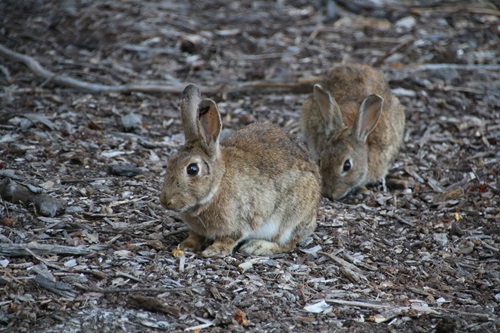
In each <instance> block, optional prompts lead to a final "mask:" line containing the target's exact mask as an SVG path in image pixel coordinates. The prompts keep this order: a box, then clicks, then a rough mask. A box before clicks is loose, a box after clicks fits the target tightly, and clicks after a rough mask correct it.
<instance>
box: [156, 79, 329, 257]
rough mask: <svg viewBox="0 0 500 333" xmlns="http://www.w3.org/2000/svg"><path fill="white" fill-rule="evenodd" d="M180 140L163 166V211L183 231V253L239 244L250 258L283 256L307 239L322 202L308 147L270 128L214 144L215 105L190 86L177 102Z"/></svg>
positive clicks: (256, 126)
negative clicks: (181, 224) (186, 231)
mask: <svg viewBox="0 0 500 333" xmlns="http://www.w3.org/2000/svg"><path fill="white" fill-rule="evenodd" d="M180 109H181V118H182V124H183V128H184V132H185V137H186V142H185V144H184V146H183V147H181V149H180V150H179V151H178V152H177V153H176V154H174V155H173V156H172V157H171V158H170V159H169V161H168V165H167V168H166V175H165V180H164V183H163V187H162V190H161V194H160V202H161V204H162V206H163V207H165V208H166V209H169V210H173V211H177V212H179V216H180V218H181V219H182V220H183V221H184V222H185V223H186V224H187V225H188V226H189V228H190V232H189V236H188V237H187V238H186V239H185V240H184V241H183V242H182V243H181V244H180V248H181V249H185V250H190V251H193V252H198V251H199V250H201V249H202V247H203V246H204V244H205V243H207V242H209V241H213V243H212V244H211V245H209V246H208V247H206V249H204V250H203V252H202V255H203V256H205V257H213V256H226V255H229V254H231V253H232V251H233V249H234V248H235V247H236V246H238V245H239V244H240V243H241V244H243V245H242V246H241V247H240V249H239V250H240V251H241V252H244V253H247V254H252V255H269V254H273V253H282V252H287V251H290V250H292V249H294V248H295V246H296V244H297V243H298V242H300V241H302V240H303V239H304V238H306V237H308V236H309V235H311V234H312V232H313V231H314V229H315V228H316V217H317V210H318V207H319V202H320V198H321V193H320V187H321V181H320V175H319V168H318V166H317V164H316V163H315V162H314V160H313V159H312V158H311V156H310V154H309V152H308V151H307V148H306V147H305V146H304V145H303V144H302V143H301V142H300V141H299V140H298V139H295V138H293V137H292V136H291V135H289V134H288V133H286V132H285V131H284V130H282V129H280V128H279V127H277V126H275V125H272V124H271V123H269V122H259V123H253V124H251V125H249V126H247V127H245V128H243V129H240V130H238V131H236V132H234V133H232V134H230V135H229V136H228V137H226V138H225V139H224V140H223V141H222V142H220V143H219V135H220V133H221V129H222V123H221V116H220V114H219V111H218V109H217V105H216V104H215V102H214V101H212V100H210V99H203V100H202V99H201V95H200V91H199V89H198V87H197V86H196V85H194V84H190V85H188V86H187V87H186V88H185V89H184V92H183V96H182V101H181V106H180Z"/></svg>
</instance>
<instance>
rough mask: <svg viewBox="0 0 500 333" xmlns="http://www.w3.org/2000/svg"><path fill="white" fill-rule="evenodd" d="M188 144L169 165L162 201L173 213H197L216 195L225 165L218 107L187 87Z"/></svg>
mask: <svg viewBox="0 0 500 333" xmlns="http://www.w3.org/2000/svg"><path fill="white" fill-rule="evenodd" d="M181 118H182V125H183V127H184V133H185V138H186V143H185V145H184V146H183V147H182V148H181V149H180V150H179V152H178V153H176V154H175V155H174V156H172V157H171V158H170V160H169V162H168V166H167V170H166V176H165V180H164V183H163V188H162V191H161V196H160V202H161V204H162V205H163V206H164V207H165V208H167V209H171V210H174V211H179V212H185V211H189V210H195V209H197V208H198V207H201V206H203V205H204V204H205V203H207V202H209V201H210V199H211V198H212V197H213V196H214V194H215V193H216V192H217V190H218V187H219V184H220V181H221V179H222V175H223V174H224V163H222V162H221V161H220V145H219V135H220V132H221V128H222V123H221V118H220V114H219V111H218V110H217V105H216V104H215V102H214V101H212V100H209V99H203V100H202V99H201V94H200V91H199V89H198V87H196V86H195V85H193V84H191V85H188V86H187V87H186V88H185V89H184V92H183V96H182V101H181Z"/></svg>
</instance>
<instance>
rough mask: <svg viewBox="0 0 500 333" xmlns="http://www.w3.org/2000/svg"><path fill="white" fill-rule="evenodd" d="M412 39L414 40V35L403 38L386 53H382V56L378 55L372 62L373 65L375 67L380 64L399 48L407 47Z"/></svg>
mask: <svg viewBox="0 0 500 333" xmlns="http://www.w3.org/2000/svg"><path fill="white" fill-rule="evenodd" d="M414 41H415V37H413V36H410V37H405V38H403V41H402V42H400V43H399V44H398V45H396V46H394V47H393V48H392V49H390V50H389V51H388V52H387V53H386V54H384V55H383V56H382V57H380V58H379V59H377V60H376V61H375V62H373V66H375V67H378V66H380V65H381V64H383V63H384V61H385V60H386V59H387V58H389V57H390V56H392V55H393V54H394V53H396V52H399V51H400V50H402V49H404V48H405V47H407V46H408V45H410V44H411V43H413V42H414Z"/></svg>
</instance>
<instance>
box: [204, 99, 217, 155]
mask: <svg viewBox="0 0 500 333" xmlns="http://www.w3.org/2000/svg"><path fill="white" fill-rule="evenodd" d="M198 128H199V131H200V134H201V137H202V141H204V142H205V144H206V147H207V148H208V153H212V154H214V155H215V156H217V155H218V154H219V136H220V132H221V129H222V121H221V118H220V113H219V110H218V109H217V104H215V102H214V101H212V100H211V99H204V100H202V101H201V103H200V106H199V108H198Z"/></svg>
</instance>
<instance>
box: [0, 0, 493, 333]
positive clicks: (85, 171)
mask: <svg viewBox="0 0 500 333" xmlns="http://www.w3.org/2000/svg"><path fill="white" fill-rule="evenodd" d="M0 21H1V25H0V26H1V28H0V197H1V198H0V286H1V288H0V331H1V332H81V331H98V332H161V331H168V332H181V331H194V332H246V331H248V332H497V331H498V330H499V329H500V326H499V325H500V324H499V322H500V320H499V304H500V262H499V260H500V208H499V207H500V199H499V198H500V196H499V191H500V184H499V174H500V150H499V148H498V147H499V139H500V62H499V61H500V48H499V45H500V4H499V3H498V2H495V1H472V2H467V3H466V2H463V1H451V0H445V1H438V0H422V1H416V0H415V1H409V0H405V1H396V0H388V1H375V0H374V1H361V0H355V1H345V0H342V1H340V0H338V1H336V6H334V5H333V2H332V1H319V0H318V1H305V0H292V1H264V0H255V1H241V0H236V1H229V2H228V1H221V0H215V1H190V2H178V1H161V2H160V1H145V0H143V1H138V0H126V1H111V0H103V1H70V0H64V1H56V0H52V1H50V0H46V1H42V0H25V1H16V0H5V1H1V2H0ZM343 60H346V61H355V62H362V63H367V64H372V65H374V66H375V67H377V68H379V69H380V70H382V71H383V72H384V73H385V76H386V78H387V79H388V81H389V83H390V85H391V87H392V88H393V91H394V93H395V94H396V95H397V96H398V97H399V98H400V99H401V102H402V103H403V105H404V106H405V108H406V119H407V124H406V130H405V136H404V141H405V142H404V147H403V148H402V151H401V152H400V155H399V156H398V159H397V161H396V162H395V164H394V166H393V168H392V169H391V171H390V177H389V178H390V179H393V180H398V181H397V182H395V183H396V184H399V185H398V186H396V187H394V186H393V187H390V189H389V191H388V192H383V191H382V190H381V189H380V188H379V187H378V186H371V187H368V188H367V189H366V190H364V191H358V192H356V193H354V194H351V195H350V196H348V197H347V198H345V199H343V200H341V201H337V202H331V201H329V200H327V199H323V200H322V203H321V207H320V210H319V211H318V222H319V225H318V228H317V230H316V232H315V234H314V235H313V237H311V238H310V239H309V240H308V241H307V242H306V243H304V244H302V245H301V246H299V247H298V248H297V250H295V251H293V252H291V253H286V254H280V255H276V256H270V257H248V256H244V255H243V254H241V253H238V252H236V253H234V254H233V255H232V256H229V257H226V258H210V259H206V258H203V257H201V256H200V255H199V254H197V253H190V252H182V251H178V250H177V245H178V244H179V243H180V241H182V240H183V239H184V238H185V237H186V235H187V228H186V225H185V224H183V223H182V221H180V220H179V218H178V216H177V215H176V214H175V213H173V212H169V211H165V210H164V209H163V208H161V206H160V204H159V191H160V188H161V184H162V178H163V176H164V173H165V171H164V169H165V165H166V163H167V161H168V157H169V156H170V155H171V154H172V153H174V152H175V151H177V149H178V148H179V147H180V146H181V145H182V141H183V134H182V130H181V122H180V117H179V114H178V103H179V96H180V93H181V92H182V89H183V87H184V86H185V85H186V84H187V83H189V82H193V83H196V84H198V85H199V86H201V87H202V90H203V93H204V95H205V96H207V97H210V98H212V99H214V100H216V102H217V103H218V105H219V107H220V110H221V112H222V115H223V125H224V128H226V129H238V128H241V127H243V126H245V125H247V124H249V123H251V122H253V121H255V120H270V121H272V122H274V123H276V124H278V125H279V126H281V127H283V128H285V129H286V130H288V131H290V132H292V133H297V134H299V135H300V131H299V126H298V117H299V114H300V106H301V104H302V102H303V101H304V100H305V98H306V97H307V94H308V93H309V92H310V91H311V89H312V88H311V87H312V85H313V83H314V82H317V81H318V80H320V79H321V76H322V75H324V74H325V73H326V72H327V70H328V69H329V68H330V66H331V65H332V64H333V63H335V62H338V61H343Z"/></svg>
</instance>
